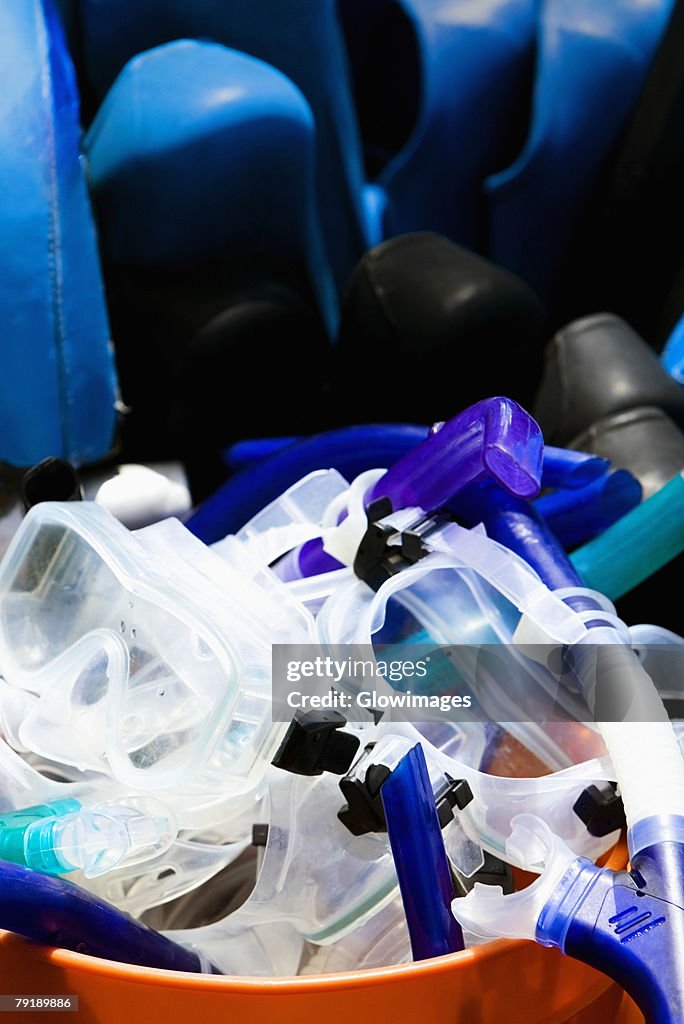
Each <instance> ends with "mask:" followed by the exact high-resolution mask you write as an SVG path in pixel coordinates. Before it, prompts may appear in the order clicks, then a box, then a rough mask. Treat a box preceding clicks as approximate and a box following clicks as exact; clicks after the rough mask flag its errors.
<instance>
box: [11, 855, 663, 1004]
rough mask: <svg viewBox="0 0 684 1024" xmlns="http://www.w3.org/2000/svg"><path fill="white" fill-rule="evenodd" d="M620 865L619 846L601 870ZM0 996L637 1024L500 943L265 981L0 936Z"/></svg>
mask: <svg viewBox="0 0 684 1024" xmlns="http://www.w3.org/2000/svg"><path fill="white" fill-rule="evenodd" d="M625 862H626V849H625V847H624V845H620V846H618V847H616V848H615V849H614V850H613V852H612V854H611V856H610V858H609V860H608V863H609V864H610V866H612V867H616V868H617V867H621V866H623V865H624V864H625ZM0 992H2V993H3V994H10V995H14V994H16V995H26V994H29V993H32V994H36V995H38V994H41V995H55V996H66V995H77V996H78V998H79V1012H78V1014H74V1017H73V1018H72V1019H73V1020H75V1021H77V1022H78V1024H121V1022H122V1021H124V1022H126V1024H137V1022H143V1021H145V1022H147V1021H152V1022H156V1021H164V1024H188V1022H190V1021H198V1022H199V1021H201V1022H202V1024H226V1022H227V1021H233V1022H236V1024H241V1022H242V1021H249V1022H254V1024H261V1022H262V1021H267V1020H275V1021H277V1022H278V1024H307V1022H309V1021H310V1022H315V1021H324V1022H325V1024H349V1022H350V1021H351V1020H358V1019H360V1018H361V1017H363V1019H371V1020H373V1021H375V1022H377V1024H431V1022H434V1024H461V1022H462V1024H474V1022H477V1024H502V1022H503V1021H505V1022H506V1024H611V1022H617V1021H619V1022H620V1024H642V1022H643V1018H642V1017H641V1015H640V1014H639V1013H638V1011H637V1010H636V1008H635V1007H634V1004H633V1003H632V1002H631V1000H629V999H628V998H627V997H626V996H625V995H624V993H622V992H621V990H620V989H619V988H618V987H617V986H615V985H614V984H612V983H611V982H610V981H609V979H608V978H606V977H605V976H604V975H602V974H599V973H598V972H597V971H594V970H592V969H591V968H589V967H586V966H585V965H584V964H580V963H578V962H576V961H574V960H571V959H569V958H568V957H564V956H562V955H561V954H560V953H559V952H558V951H557V950H549V949H542V948H541V947H540V946H535V945H534V944H533V943H531V942H509V941H503V940H502V941H499V942H492V943H488V944H487V945H485V946H481V947H479V948H476V949H471V950H466V951H465V952H463V953H456V954H454V955H452V956H445V957H439V958H438V959H435V960H429V961H423V962H421V963H416V964H404V965H402V966H397V967H387V968H384V969H382V970H370V971H359V972H356V973H349V974H329V975H321V976H320V977H301V978H276V979H272V980H271V979H263V978H227V977H226V978H216V977H211V976H208V975H207V976H200V975H195V974H178V973H174V972H171V971H155V970H147V969H144V968H139V967H130V966H127V965H123V964H117V963H112V962H110V961H106V960H96V959H93V958H91V957H86V956H83V955H81V954H79V953H71V952H68V951H66V950H57V949H45V948H42V947H39V946H36V945H34V944H32V943H29V942H25V941H24V940H22V939H19V938H17V937H16V936H12V935H8V934H7V933H0ZM39 1013H40V1011H34V1014H35V1017H34V1018H32V1016H30V1015H29V1016H28V1017H27V1013H26V1012H22V1013H21V1019H22V1020H23V1021H24V1024H26V1021H27V1020H31V1019H35V1020H39V1019H40V1020H44V1016H43V1015H42V1013H40V1017H39V1016H38V1015H39ZM13 1016H15V1015H14V1014H12V1013H10V1014H9V1015H8V1018H7V1019H12V1017H13ZM16 1016H17V1019H19V1017H18V1014H17V1015H16ZM5 1019H6V1018H5V1017H4V1015H3V1021H4V1020H5ZM67 1019H68V1018H67Z"/></svg>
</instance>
